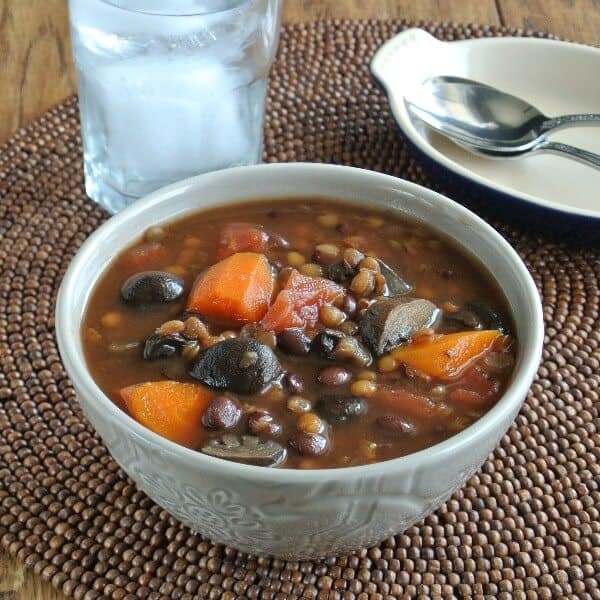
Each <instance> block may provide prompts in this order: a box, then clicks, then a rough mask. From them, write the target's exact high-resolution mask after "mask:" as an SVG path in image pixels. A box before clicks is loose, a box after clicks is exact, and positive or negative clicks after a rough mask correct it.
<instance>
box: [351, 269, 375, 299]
mask: <svg viewBox="0 0 600 600" xmlns="http://www.w3.org/2000/svg"><path fill="white" fill-rule="evenodd" d="M374 287H375V277H374V276H373V271H369V270H367V269H361V270H360V271H359V272H358V273H357V274H356V275H355V276H354V278H353V279H352V281H351V283H350V289H351V290H352V292H353V293H354V294H356V295H357V296H368V295H369V294H370V293H371V292H372V291H373V289H374Z"/></svg>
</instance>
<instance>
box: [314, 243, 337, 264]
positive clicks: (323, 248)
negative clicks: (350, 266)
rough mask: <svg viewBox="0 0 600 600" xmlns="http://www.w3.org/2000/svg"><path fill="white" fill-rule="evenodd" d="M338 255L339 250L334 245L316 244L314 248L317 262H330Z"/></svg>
mask: <svg viewBox="0 0 600 600" xmlns="http://www.w3.org/2000/svg"><path fill="white" fill-rule="evenodd" d="M339 255H340V249H339V247H338V246H336V245H335V244H318V245H317V246H316V247H315V256H316V257H318V258H317V259H316V260H317V262H322V261H323V262H326V263H327V262H332V261H334V260H335V259H336V258H337V257H338V256H339Z"/></svg>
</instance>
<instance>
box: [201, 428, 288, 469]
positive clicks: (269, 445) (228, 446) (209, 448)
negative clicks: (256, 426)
mask: <svg viewBox="0 0 600 600" xmlns="http://www.w3.org/2000/svg"><path fill="white" fill-rule="evenodd" d="M202 452H204V454H209V455H210V456H216V457H218V458H224V459H226V460H232V461H235V462H241V463H246V464H248V465H257V466H260V467H277V466H278V465H280V464H281V463H283V462H284V461H285V459H286V457H287V450H286V449H285V448H284V447H283V446H282V445H281V444H278V443H277V442H274V441H273V440H264V439H260V438H258V437H256V436H254V435H243V436H241V439H240V438H239V437H238V436H236V435H231V434H229V435H224V436H222V438H221V439H220V440H219V439H212V440H210V441H209V442H208V443H207V444H206V445H205V446H204V447H203V448H202Z"/></svg>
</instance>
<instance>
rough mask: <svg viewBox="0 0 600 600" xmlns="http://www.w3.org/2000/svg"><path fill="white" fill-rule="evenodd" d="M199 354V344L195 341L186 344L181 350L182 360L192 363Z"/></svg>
mask: <svg viewBox="0 0 600 600" xmlns="http://www.w3.org/2000/svg"><path fill="white" fill-rule="evenodd" d="M198 354H200V344H199V343H198V342H197V341H193V342H189V343H187V344H186V345H185V346H184V347H183V349H182V350H181V356H182V357H183V359H184V360H187V361H188V362H192V361H193V360H194V359H195V358H196V357H197V356H198Z"/></svg>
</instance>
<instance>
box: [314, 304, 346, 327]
mask: <svg viewBox="0 0 600 600" xmlns="http://www.w3.org/2000/svg"><path fill="white" fill-rule="evenodd" d="M319 319H320V320H321V323H323V325H325V327H332V328H334V327H337V326H338V325H340V324H341V323H343V322H344V321H345V320H346V313H345V312H343V311H341V310H340V309H339V308H336V307H335V306H331V304H325V305H323V306H322V307H321V310H320V311H319Z"/></svg>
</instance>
